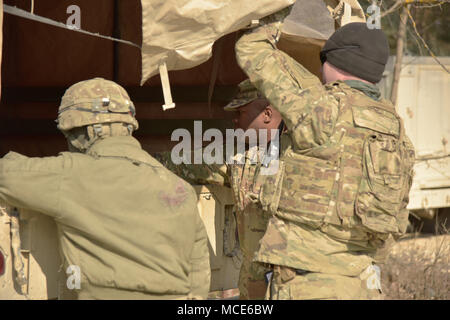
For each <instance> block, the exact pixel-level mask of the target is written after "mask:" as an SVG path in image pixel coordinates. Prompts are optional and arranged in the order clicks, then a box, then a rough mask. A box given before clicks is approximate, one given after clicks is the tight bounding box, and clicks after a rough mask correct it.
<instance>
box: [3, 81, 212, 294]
mask: <svg viewBox="0 0 450 320" xmlns="http://www.w3.org/2000/svg"><path fill="white" fill-rule="evenodd" d="M134 114H135V108H134V105H133V103H132V102H131V100H130V98H129V97H128V94H127V92H126V91H125V90H124V89H123V88H122V87H121V86H119V85H117V84H116V83H114V82H112V81H107V80H104V79H100V78H96V79H92V80H87V81H83V82H80V83H77V84H75V85H73V86H72V87H70V88H69V89H68V90H67V91H66V93H65V95H64V96H63V98H62V101H61V106H60V108H59V115H58V128H59V129H60V130H61V131H62V132H63V133H64V135H65V137H66V138H67V141H68V144H69V149H70V151H72V152H63V153H61V154H60V155H59V156H57V157H48V158H27V157H25V156H22V155H19V154H17V153H9V154H8V155H6V156H5V157H4V158H3V159H0V199H1V200H3V201H5V202H7V203H9V204H10V205H13V206H16V207H19V208H25V209H30V210H33V211H37V212H41V213H43V214H46V215H49V216H51V217H53V218H55V221H56V224H57V227H58V232H59V235H60V249H61V251H62V258H63V261H64V265H63V270H62V272H65V271H66V270H67V268H68V267H69V266H76V267H78V268H79V271H80V273H81V274H80V276H81V278H80V281H81V283H80V284H81V288H80V289H79V290H78V289H77V288H75V289H74V290H68V288H67V287H66V282H65V281H64V282H62V283H61V287H62V288H63V290H62V293H61V297H60V298H78V299H185V298H190V297H201V298H206V297H207V295H208V291H209V285H210V267H209V253H208V247H207V236H206V231H205V228H204V225H203V222H202V221H201V219H200V216H199V213H198V209H197V197H196V194H195V191H194V190H193V188H192V187H191V186H190V185H189V184H188V183H186V182H184V181H183V180H181V179H180V178H179V177H177V176H175V175H174V174H173V173H171V172H169V171H168V170H167V169H165V168H164V167H163V166H162V165H161V164H160V163H159V162H157V161H156V160H155V159H154V158H152V157H151V156H150V155H149V154H147V153H146V152H145V151H143V150H142V149H141V146H140V144H139V142H138V141H137V140H136V139H134V138H133V137H132V132H133V131H134V130H136V129H137V128H138V123H137V121H136V119H135V117H134ZM72 270H76V268H75V269H72ZM69 280H70V279H69ZM74 283H75V284H76V281H75V282H72V284H74ZM70 289H72V288H70Z"/></svg>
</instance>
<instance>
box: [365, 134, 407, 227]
mask: <svg viewBox="0 0 450 320" xmlns="http://www.w3.org/2000/svg"><path fill="white" fill-rule="evenodd" d="M362 161H363V163H362V164H363V177H362V179H361V183H360V186H359V190H358V194H357V199H356V214H357V215H358V216H359V217H360V218H361V221H362V224H363V225H364V226H365V227H366V228H368V229H369V230H371V231H375V232H380V233H398V231H399V230H398V223H397V215H399V212H400V210H401V205H402V200H403V196H404V182H405V175H404V174H403V162H402V157H401V152H400V145H399V141H398V139H397V138H396V137H394V136H391V135H385V134H381V133H373V134H371V135H369V136H368V137H367V138H366V140H365V142H364V149H363V160H362Z"/></svg>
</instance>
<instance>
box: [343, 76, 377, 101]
mask: <svg viewBox="0 0 450 320" xmlns="http://www.w3.org/2000/svg"><path fill="white" fill-rule="evenodd" d="M343 82H344V83H345V84H347V85H348V86H349V87H351V88H353V89H356V90H359V91H361V92H362V93H364V94H365V95H366V96H368V97H369V98H372V99H373V100H375V101H380V99H381V92H380V89H378V87H377V86H376V85H374V84H371V83H367V82H363V81H359V80H345V81H343Z"/></svg>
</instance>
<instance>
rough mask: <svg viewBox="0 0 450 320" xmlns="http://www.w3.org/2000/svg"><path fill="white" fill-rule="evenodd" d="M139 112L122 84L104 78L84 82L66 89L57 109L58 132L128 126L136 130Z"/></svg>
mask: <svg viewBox="0 0 450 320" xmlns="http://www.w3.org/2000/svg"><path fill="white" fill-rule="evenodd" d="M135 115H136V109H135V107H134V104H133V102H132V101H131V99H130V97H129V96H128V93H127V92H126V91H125V89H124V88H122V87H121V86H120V85H118V84H117V83H115V82H113V81H109V80H105V79H102V78H95V79H91V80H86V81H81V82H78V83H76V84H74V85H72V86H71V87H70V88H69V89H67V90H66V92H65V94H64V96H63V97H62V99H61V105H60V106H59V110H58V119H57V123H58V129H59V130H61V131H69V130H71V129H73V128H79V127H84V126H90V125H95V124H107V123H125V124H127V125H128V126H132V127H133V130H137V129H138V127H139V125H138V122H137V121H136V119H135Z"/></svg>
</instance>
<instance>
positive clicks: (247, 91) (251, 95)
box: [224, 79, 264, 111]
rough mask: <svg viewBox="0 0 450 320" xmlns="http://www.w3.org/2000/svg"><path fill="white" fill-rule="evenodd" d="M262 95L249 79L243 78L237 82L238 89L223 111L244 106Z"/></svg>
mask: <svg viewBox="0 0 450 320" xmlns="http://www.w3.org/2000/svg"><path fill="white" fill-rule="evenodd" d="M262 98H264V96H263V95H262V94H261V93H260V92H259V91H258V90H257V89H256V88H255V87H254V86H253V84H252V83H251V82H250V80H248V79H247V80H244V81H242V82H241V83H240V84H239V91H238V93H237V95H236V96H235V97H234V99H233V100H232V101H231V102H230V103H229V104H227V105H226V106H225V107H224V110H225V111H235V109H237V108H240V107H242V106H245V105H246V104H249V103H250V102H252V101H254V100H256V99H262Z"/></svg>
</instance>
